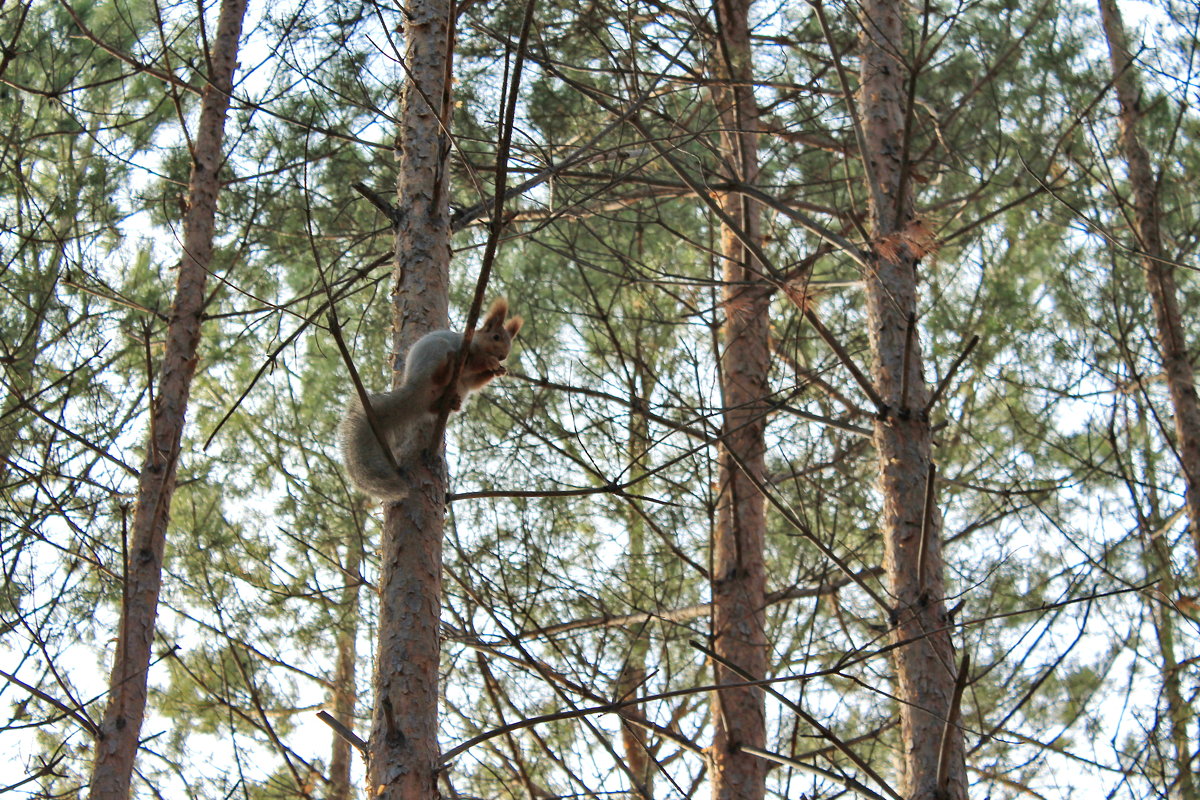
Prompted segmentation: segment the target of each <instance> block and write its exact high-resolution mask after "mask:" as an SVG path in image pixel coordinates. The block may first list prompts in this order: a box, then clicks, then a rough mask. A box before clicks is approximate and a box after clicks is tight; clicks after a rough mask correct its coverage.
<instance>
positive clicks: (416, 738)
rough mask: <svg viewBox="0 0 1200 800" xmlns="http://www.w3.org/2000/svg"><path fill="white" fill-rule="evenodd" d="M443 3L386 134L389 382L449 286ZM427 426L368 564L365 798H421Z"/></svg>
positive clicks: (433, 465)
mask: <svg viewBox="0 0 1200 800" xmlns="http://www.w3.org/2000/svg"><path fill="white" fill-rule="evenodd" d="M452 25H453V5H452V3H451V2H450V0H417V1H416V2H413V3H410V4H409V6H408V13H407V14H406V15H405V23H404V41H405V42H406V44H407V49H406V51H405V55H404V64H405V66H406V70H407V79H406V80H405V82H404V85H403V88H402V90H401V94H400V110H399V119H400V130H399V132H398V133H397V136H396V159H397V162H398V173H399V176H398V179H397V212H398V214H397V217H396V219H397V223H396V264H395V283H394V287H395V288H394V294H393V301H394V303H395V330H394V331H393V335H394V337H395V345H394V349H395V353H396V354H397V356H396V362H395V364H394V369H395V370H396V371H395V372H394V373H393V376H394V377H393V386H399V384H400V382H401V370H402V369H403V358H402V357H400V356H399V355H398V354H400V353H404V352H406V351H407V349H408V347H409V346H411V345H412V344H413V342H415V341H416V340H417V339H419V338H420V337H421V336H422V335H424V334H425V333H427V332H429V331H430V330H434V329H438V328H445V327H446V325H447V320H448V311H447V309H448V298H449V291H448V288H449V281H450V213H449V202H448V185H447V180H448V177H449V170H448V161H447V156H448V155H449V152H450V146H449V140H448V138H447V135H446V130H445V128H444V127H443V122H444V123H445V124H446V125H448V124H449V115H448V114H447V113H446V111H447V109H449V107H450V105H449V94H450V86H449V84H448V83H447V79H448V77H449V74H450V64H451V59H452V55H453V27H452ZM432 428H433V425H429V426H427V429H426V430H425V431H424V432H423V433H422V434H420V435H422V436H423V437H424V439H423V440H424V441H428V442H430V446H429V448H428V450H427V452H426V457H425V458H424V459H422V460H421V463H420V464H419V465H418V466H417V467H416V468H415V469H413V470H411V472H410V476H409V478H410V480H411V481H412V491H411V492H410V494H409V496H408V497H407V498H406V499H405V500H404V501H402V502H400V503H391V504H389V505H388V506H387V507H386V509H385V513H384V523H383V531H382V543H381V549H382V553H381V559H380V572H381V574H380V583H379V588H380V601H379V605H380V608H379V641H378V647H377V650H376V655H375V675H374V695H375V706H374V709H373V711H372V716H371V738H370V748H369V750H370V754H369V757H368V765H367V780H368V792H367V793H368V796H370V797H372V798H379V799H380V800H389V799H391V800H395V799H396V798H404V800H431V798H434V797H435V796H436V786H435V779H436V775H437V767H438V761H439V751H438V737H437V734H438V724H437V714H438V659H439V652H440V648H439V638H438V627H439V620H440V617H441V594H442V523H443V511H444V508H445V496H446V468H445V460H444V456H443V451H444V446H443V443H442V442H441V441H440V440H439V441H437V442H434V441H433V437H434V431H433V430H432Z"/></svg>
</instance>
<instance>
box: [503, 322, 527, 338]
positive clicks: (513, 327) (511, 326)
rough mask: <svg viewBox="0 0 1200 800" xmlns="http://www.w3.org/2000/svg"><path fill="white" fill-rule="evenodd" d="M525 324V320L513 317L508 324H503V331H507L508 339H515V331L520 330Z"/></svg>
mask: <svg viewBox="0 0 1200 800" xmlns="http://www.w3.org/2000/svg"><path fill="white" fill-rule="evenodd" d="M524 324H525V320H524V319H522V318H521V317H513V318H512V319H510V320H509V321H508V322H506V323H504V330H506V331H508V335H509V337H511V338H513V339H515V338H517V331H519V330H521V326H522V325H524Z"/></svg>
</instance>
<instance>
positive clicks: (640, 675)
mask: <svg viewBox="0 0 1200 800" xmlns="http://www.w3.org/2000/svg"><path fill="white" fill-rule="evenodd" d="M651 364H652V362H647V360H646V355H645V354H644V353H643V352H641V346H640V343H639V345H638V357H637V359H636V360H635V361H634V378H633V380H632V381H631V383H630V386H629V401H630V408H636V407H637V405H636V403H637V401H638V399H639V398H648V397H650V395H651V394H653V393H654V384H655V378H654V369H653V367H652V365H651ZM627 433H628V438H627V439H626V447H627V451H628V452H627V459H628V463H629V480H630V481H631V482H633V483H635V484H636V482H638V481H640V480H642V479H643V478H645V477H646V461H647V457H648V454H649V452H650V448H651V447H652V446H653V442H652V441H651V439H650V422H649V420H647V419H646V416H645V415H644V414H639V413H636V412H630V414H629V427H628V428H627ZM630 502H633V501H630ZM624 509H625V527H626V529H627V530H628V531H629V546H628V547H627V548H626V550H627V553H626V563H627V564H628V575H629V577H628V580H629V587H630V590H629V601H630V606H631V607H632V608H639V607H643V606H645V605H646V602H647V597H648V596H649V595H650V594H651V592H650V589H649V587H650V586H651V581H652V576H653V573H654V566H653V564H652V563H651V560H650V559H651V558H652V557H653V556H652V554H651V552H650V551H649V550H648V548H647V547H646V522H645V520H644V519H643V518H642V515H641V514H640V513H639V512H638V509H636V508H634V507H633V506H632V505H626V506H625V507H624ZM649 625H650V622H649V621H648V620H647V621H646V622H643V623H642V624H640V625H631V626H630V627H629V630H628V633H627V637H628V645H627V650H626V655H625V663H624V665H623V666H622V669H621V674H620V676H619V677H618V678H617V697H619V698H621V699H622V700H628V699H632V698H634V697H637V696H639V695H644V694H645V693H646V690H645V686H644V684H645V682H646V677H647V675H648V672H647V669H646V662H647V661H648V659H649V657H650V637H649V636H648V635H647V632H646V631H647V628H648V627H649ZM631 710H632V711H635V712H637V713H639V714H640V713H644V712H643V709H642V707H640V706H634V707H632V708H631ZM621 745H622V749H623V750H624V753H625V764H626V766H628V767H629V774H630V776H631V777H632V779H633V783H634V786H633V789H634V791H633V795H634V796H635V797H638V798H640V799H641V800H654V775H655V772H656V771H657V767H658V765H657V763H656V762H655V760H654V757H653V756H652V755H651V753H650V749H649V748H650V747H651V744H650V741H649V735H648V734H647V733H646V730H645V729H644V728H642V727H641V726H639V725H634V724H633V723H631V722H629V721H622V723H621Z"/></svg>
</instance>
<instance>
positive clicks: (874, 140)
mask: <svg viewBox="0 0 1200 800" xmlns="http://www.w3.org/2000/svg"><path fill="white" fill-rule="evenodd" d="M902 8H903V4H902V2H901V0H866V2H864V4H863V7H862V11H863V13H862V21H861V25H862V27H861V30H860V34H859V36H860V41H859V44H860V50H861V75H860V80H861V87H860V91H859V97H860V101H861V105H860V108H859V120H860V125H861V128H862V139H863V148H864V152H863V154H862V155H863V162H864V166H865V169H866V173H867V176H866V177H867V180H868V181H869V184H870V185H869V198H870V205H869V210H870V222H871V234H872V237H873V241H874V246H873V253H872V254H871V257H872V261H873V264H872V266H873V269H872V270H870V271H869V272H868V274H867V275H866V276H865V278H866V280H865V281H864V287H865V291H866V299H867V319H868V323H867V324H868V335H869V339H870V346H871V355H872V378H873V382H874V385H875V389H876V391H877V392H878V394H879V396H880V397H881V398H882V401H883V403H884V406H885V407H884V408H883V409H881V412H882V413H880V414H879V415H878V418H877V419H876V421H875V423H874V443H875V450H876V457H877V459H878V488H879V492H880V494H881V496H882V500H883V519H882V529H883V536H884V569H885V571H886V572H887V575H888V578H889V581H890V585H891V590H892V600H893V602H894V603H895V607H894V608H895V613H894V617H895V618H894V619H893V623H894V628H893V636H894V638H895V640H896V641H898V642H909V643H908V644H905V645H904V646H903V647H900V648H897V650H896V651H895V656H894V661H895V668H896V681H897V689H898V695H899V698H900V725H901V747H902V748H903V754H902V759H903V769H904V775H903V781H902V788H901V789H900V794H901V795H902V796H904V797H906V798H911V799H912V800H963V798H965V797H966V796H967V779H966V767H965V759H964V753H963V737H962V733H961V731H960V730H959V729H958V728H957V726H954V725H950V726H947V723H946V720H947V719H948V718H949V717H951V716H952V705H953V704H954V697H955V678H956V675H957V665H956V664H955V663H954V662H955V659H954V652H953V646H952V644H951V642H950V635H949V632H948V631H949V626H948V623H949V620H948V618H947V615H946V608H945V601H944V598H945V586H944V579H943V564H942V519H941V513H940V511H939V510H938V508H937V503H936V500H935V499H934V497H932V496H931V498H930V501H929V502H928V503H927V501H926V493H927V490H928V489H930V488H931V487H930V482H931V481H933V480H934V475H933V471H932V463H933V462H932V451H931V445H932V434H931V428H930V421H929V415H928V413H926V405H927V404H928V402H929V394H930V393H929V388H928V386H927V385H926V383H925V375H924V367H923V364H922V356H921V344H920V336H919V333H918V331H917V330H915V327H916V325H915V320H916V314H917V258H916V257H915V255H914V252H913V248H912V247H911V246H910V245H909V244H908V243H907V241H906V235H907V232H908V231H909V230H910V229H909V226H910V225H911V223H912V222H913V219H914V214H913V200H912V195H911V192H910V190H909V186H910V185H911V184H910V182H908V181H906V180H905V179H904V177H903V176H904V171H905V170H906V169H908V165H907V164H905V163H904V162H903V155H902V154H903V153H904V152H905V148H904V136H905V105H906V104H905V97H906V89H907V86H906V83H907V79H908V75H909V72H908V68H907V67H906V66H905V64H904V63H903V62H902V60H901V57H902V56H901V54H903V53H904V52H905V50H906V38H905V33H904V19H903V16H902ZM943 736H945V737H946V739H945V741H943ZM939 765H940V768H939Z"/></svg>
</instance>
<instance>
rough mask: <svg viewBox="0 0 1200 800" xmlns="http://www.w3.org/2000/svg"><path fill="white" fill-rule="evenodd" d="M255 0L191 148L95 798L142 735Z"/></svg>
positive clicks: (114, 797)
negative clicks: (234, 110)
mask: <svg viewBox="0 0 1200 800" xmlns="http://www.w3.org/2000/svg"><path fill="white" fill-rule="evenodd" d="M245 13H246V0H222V2H221V11H220V18H219V20H218V22H217V31H216V37H215V38H214V39H213V43H212V49H211V52H210V53H209V61H208V63H209V64H210V65H211V69H212V72H211V73H210V74H209V76H208V82H207V83H206V84H205V86H204V89H203V91H202V92H201V101H200V119H199V123H198V125H197V129H196V133H195V138H194V144H193V148H192V170H191V179H190V183H189V187H188V210H187V214H186V216H185V218H184V223H183V257H182V259H181V260H180V265H179V274H178V277H177V279H176V285H175V299H174V302H173V303H172V306H171V316H170V320H169V322H168V325H167V335H166V349H165V352H164V354H163V360H162V364H161V366H160V368H159V375H158V384H157V396H156V397H155V400H154V407H153V409H152V410H151V415H150V434H149V438H148V442H147V445H146V457H145V461H144V462H143V464H142V470H141V473H140V476H139V479H138V495H137V508H136V510H135V512H134V521H133V530H132V532H131V538H130V541H129V546H128V563H126V565H125V583H124V587H123V597H122V603H121V622H120V628H119V630H118V632H117V649H116V654H115V655H114V657H113V667H112V674H111V677H110V682H109V695H108V706H107V708H106V709H105V712H104V720H103V722H101V724H100V731H99V735H98V737H97V740H96V753H95V762H94V763H93V767H92V778H91V781H90V795H91V797H92V798H93V800H123V798H127V797H129V794H130V784H131V780H132V775H133V767H134V760H135V758H136V757H137V751H138V736H139V734H140V732H141V728H142V717H143V715H144V713H145V709H146V680H147V672H148V671H149V668H150V657H151V647H152V645H153V641H154V630H155V618H156V617H157V614H158V596H159V590H160V588H161V586H162V566H163V553H164V550H165V545H166V530H167V522H168V519H169V517H170V507H171V497H172V495H173V494H174V492H175V476H176V467H177V465H178V462H179V450H180V441H181V439H182V436H183V426H184V421H185V418H186V414H187V405H188V396H189V393H190V389H191V384H192V377H193V376H194V374H195V371H196V361H197V358H198V356H197V350H198V348H199V344H200V322H201V315H202V312H203V309H204V283H205V279H206V277H207V275H208V270H209V263H210V262H211V261H212V251H213V230H214V219H215V216H216V210H217V196H218V194H219V192H220V188H221V183H220V180H219V177H218V172H219V170H220V167H221V164H222V163H223V156H222V151H221V143H222V140H223V138H224V133H225V118H226V115H227V112H228V110H229V95H230V92H231V91H232V87H233V73H234V71H235V69H236V68H237V53H238V40H239V38H240V37H241V32H242V20H243V18H244V16H245Z"/></svg>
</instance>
